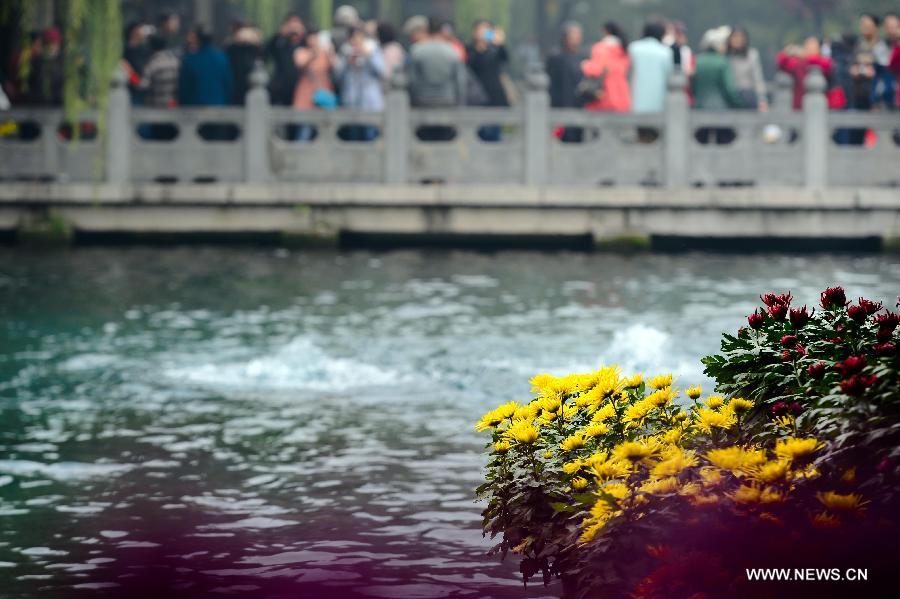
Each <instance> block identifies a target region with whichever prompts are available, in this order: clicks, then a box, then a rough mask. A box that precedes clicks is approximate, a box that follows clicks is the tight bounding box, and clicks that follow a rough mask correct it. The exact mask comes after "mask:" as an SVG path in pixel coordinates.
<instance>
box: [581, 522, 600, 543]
mask: <svg viewBox="0 0 900 599" xmlns="http://www.w3.org/2000/svg"><path fill="white" fill-rule="evenodd" d="M605 524H606V521H603V522H594V521H593V520H592V521H591V523H590V524H589V525H587V526H585V527H584V529H582V531H581V536H580V537H579V538H578V541H579V542H580V543H590V542H591V541H593V540H594V537H596V536H597V533H598V532H600V529H601V528H603V526H604V525H605Z"/></svg>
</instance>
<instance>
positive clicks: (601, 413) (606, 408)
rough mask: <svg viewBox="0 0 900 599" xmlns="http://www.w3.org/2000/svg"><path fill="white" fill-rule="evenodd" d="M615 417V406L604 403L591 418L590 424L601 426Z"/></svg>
mask: <svg viewBox="0 0 900 599" xmlns="http://www.w3.org/2000/svg"><path fill="white" fill-rule="evenodd" d="M615 415H616V406H614V405H613V404H611V403H605V404H603V405H602V406H600V408H599V409H598V410H597V411H596V412H594V415H593V416H591V424H602V423H604V422H606V421H607V420H609V419H610V418H613V417H614V416H615Z"/></svg>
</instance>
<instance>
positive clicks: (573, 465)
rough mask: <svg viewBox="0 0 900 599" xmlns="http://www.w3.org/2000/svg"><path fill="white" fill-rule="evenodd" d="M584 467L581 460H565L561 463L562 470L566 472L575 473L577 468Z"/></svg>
mask: <svg viewBox="0 0 900 599" xmlns="http://www.w3.org/2000/svg"><path fill="white" fill-rule="evenodd" d="M583 467H584V462H583V461H582V460H575V461H574V462H566V463H565V464H563V465H562V471H563V472H565V473H566V474H570V475H571V474H575V473H576V472H578V471H579V470H581V469H582V468H583Z"/></svg>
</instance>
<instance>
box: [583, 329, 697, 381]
mask: <svg viewBox="0 0 900 599" xmlns="http://www.w3.org/2000/svg"><path fill="white" fill-rule="evenodd" d="M600 362H601V363H602V364H618V365H619V366H620V367H621V368H622V370H623V371H624V372H625V373H626V374H631V373H636V372H642V373H644V374H646V375H647V376H654V375H656V374H662V373H672V374H674V375H675V376H676V377H678V378H679V379H682V380H684V381H691V382H696V381H700V380H704V379H705V377H704V375H703V367H702V365H701V364H700V363H699V361H698V360H695V359H694V358H693V357H691V356H689V355H687V354H686V352H684V351H683V349H678V348H676V347H675V340H674V339H673V338H672V335H670V334H669V333H666V332H665V331H662V330H660V329H657V328H655V327H651V326H648V325H646V324H643V323H635V324H632V325H629V326H627V327H625V328H623V329H619V330H617V331H616V332H615V333H614V334H613V338H612V341H611V342H610V344H609V346H608V347H607V348H606V349H605V350H604V351H603V352H602V353H601V360H600Z"/></svg>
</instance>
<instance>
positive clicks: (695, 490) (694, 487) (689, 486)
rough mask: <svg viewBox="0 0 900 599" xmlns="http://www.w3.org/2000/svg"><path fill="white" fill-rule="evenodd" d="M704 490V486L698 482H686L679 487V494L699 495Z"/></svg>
mask: <svg viewBox="0 0 900 599" xmlns="http://www.w3.org/2000/svg"><path fill="white" fill-rule="evenodd" d="M702 491H703V487H701V486H700V485H699V484H697V483H685V484H683V485H681V488H680V489H678V494H679V495H681V496H683V497H695V496H697V495H699V494H700V493H701V492H702Z"/></svg>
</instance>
